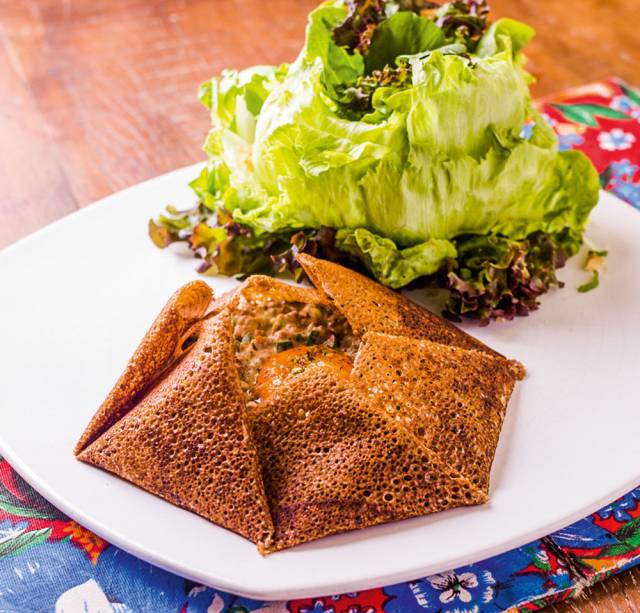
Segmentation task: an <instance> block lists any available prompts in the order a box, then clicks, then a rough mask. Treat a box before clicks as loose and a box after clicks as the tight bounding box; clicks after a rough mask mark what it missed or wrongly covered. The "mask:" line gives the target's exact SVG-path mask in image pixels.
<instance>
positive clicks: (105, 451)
mask: <svg viewBox="0 0 640 613" xmlns="http://www.w3.org/2000/svg"><path fill="white" fill-rule="evenodd" d="M201 326H202V327H201V330H200V335H199V338H198V340H197V342H196V344H195V345H194V346H193V347H192V348H191V350H190V351H189V352H188V353H187V354H186V355H185V356H184V358H183V359H182V360H181V361H180V363H179V364H178V365H177V366H176V367H175V369H174V370H172V371H171V372H170V373H169V374H168V375H167V376H166V377H165V378H164V379H163V380H162V381H161V382H160V383H159V384H158V385H157V386H156V387H155V388H154V389H153V390H152V391H151V392H150V393H149V394H148V395H147V396H146V397H145V398H144V399H143V400H142V401H141V402H140V403H139V404H138V405H137V406H135V407H134V408H133V409H132V410H131V411H129V413H127V414H126V415H125V416H124V417H123V418H122V419H120V421H118V422H117V423H116V424H115V425H113V426H112V427H111V428H110V429H109V430H108V431H107V432H106V433H105V434H103V435H102V436H101V437H99V438H98V439H97V440H96V441H95V442H93V443H92V444H91V445H89V446H88V447H87V448H86V449H85V450H84V451H82V452H81V453H80V455H79V456H78V458H79V459H80V460H82V461H84V462H89V463H90V464H94V465H96V466H99V467H100V468H104V469H106V470H109V471H111V472H113V473H115V474H116V475H118V476H120V477H123V478H124V479H127V480H129V481H132V482H133V483H135V484H136V485H139V486H140V487H142V488H144V489H146V490H148V491H150V492H152V493H153V494H157V495H158V496H161V497H162V498H164V499H166V500H168V501H169V502H172V503H173V504H176V505H178V506H181V507H184V508H185V509H189V510H190V511H194V512H195V513H198V514H199V515H202V516H203V517H206V518H207V519H209V520H211V521H213V522H215V523H217V524H219V525H221V526H224V527H225V528H228V529H229V530H233V531H234V532H237V533H239V534H241V535H242V536H244V537H246V538H248V539H250V540H251V541H253V542H254V543H257V544H258V546H259V547H269V546H270V541H271V535H272V533H273V525H272V522H271V517H270V514H269V509H268V507H267V503H266V499H265V496H264V489H263V487H262V480H261V477H260V471H259V468H258V463H257V456H256V451H255V446H254V443H253V441H252V440H251V437H250V436H249V431H248V428H247V424H246V422H245V416H244V410H245V402H246V401H245V397H244V394H243V393H242V390H241V388H240V380H239V379H238V373H237V371H236V369H235V361H234V353H233V342H232V339H231V332H230V328H231V326H230V314H229V312H228V311H226V312H223V313H221V314H220V315H218V316H217V317H215V318H211V319H207V320H205V321H203V322H202V324H201Z"/></svg>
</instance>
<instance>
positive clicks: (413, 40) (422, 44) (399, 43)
mask: <svg viewBox="0 0 640 613" xmlns="http://www.w3.org/2000/svg"><path fill="white" fill-rule="evenodd" d="M444 43H445V37H444V34H443V32H442V30H441V29H440V28H439V27H438V26H437V25H436V24H435V23H433V21H431V20H430V19H426V18H425V17H420V16H419V15H416V14H415V13H411V12H407V11H402V12H398V13H396V14H395V15H392V16H391V17H389V19H387V20H386V21H383V22H382V23H381V24H380V25H379V26H378V27H377V28H376V29H375V31H374V32H373V36H372V38H371V43H370V45H369V49H368V52H367V55H366V57H365V60H364V62H365V68H366V71H367V73H371V72H372V71H374V70H381V69H382V68H384V67H385V66H387V65H389V66H393V65H394V64H395V63H396V58H397V57H398V56H401V55H415V54H416V53H421V52H422V51H428V50H429V49H436V48H437V47H442V45H444Z"/></svg>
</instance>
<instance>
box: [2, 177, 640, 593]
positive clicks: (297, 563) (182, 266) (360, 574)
mask: <svg viewBox="0 0 640 613" xmlns="http://www.w3.org/2000/svg"><path fill="white" fill-rule="evenodd" d="M194 175H195V170H194V169H193V168H190V169H189V168H187V169H182V170H179V171H176V172H173V173H170V174H168V175H164V176H162V177H158V178H157V179H154V180H152V181H148V182H146V183H143V184H140V185H138V186H136V187H133V188H131V189H127V190H125V191H123V192H120V193H118V194H115V195H113V196H110V197H109V198H106V199H105V200H103V201H102V202H101V203H100V204H97V205H94V206H91V207H89V208H87V209H85V210H83V211H81V212H79V213H76V214H74V215H71V216H69V217H67V218H65V219H62V220H61V221H59V222H57V223H55V224H53V225H51V226H49V227H47V228H45V229H44V230H42V231H40V232H38V233H36V234H34V235H33V236H31V237H29V238H27V239H25V240H22V241H20V242H19V243H17V244H16V245H14V246H12V247H10V248H9V249H6V250H5V251H4V252H2V253H0V312H1V313H2V317H1V318H0V348H1V349H0V373H1V374H0V379H1V382H0V390H1V392H0V411H1V413H0V415H1V419H0V449H1V450H2V453H3V454H4V455H5V456H6V458H7V459H8V460H9V462H10V463H11V464H12V465H13V466H14V467H15V468H16V469H17V470H18V472H19V473H20V474H21V475H22V476H23V477H24V478H25V479H26V480H27V481H29V482H30V483H31V484H32V485H33V486H34V487H35V488H36V489H37V490H39V491H40V492H41V493H42V494H43V495H44V496H45V497H46V498H48V499H49V500H50V501H51V502H53V504H55V505H56V506H57V507H59V508H60V509H62V510H63V511H65V512H66V513H68V514H69V515H70V516H71V517H73V518H74V519H76V520H77V521H78V522H80V523H82V524H84V525H85V526H87V527H89V528H91V529H92V530H94V531H95V532H97V533H98V534H99V535H101V536H103V537H104V538H106V539H108V540H109V541H111V542H112V543H114V544H116V545H119V546H120V547H122V548H124V549H126V550H128V551H130V552H131V553H133V554H135V555H137V556H140V557H142V558H144V559H146V560H149V561H150V562H153V563H155V564H157V565H159V566H162V567H164V568H166V569H169V570H171V571H174V572H176V573H179V574H181V575H184V576H187V577H189V578H191V579H193V580H195V581H199V582H203V583H206V584H210V585H213V586H216V587H219V588H221V589H225V590H229V591H232V592H235V593H239V594H243V595H247V596H252V597H255V598H261V599H284V598H291V597H301V596H310V595H320V594H327V593H337V592H344V591H351V590H356V589H363V588H367V587H373V586H377V585H383V584H390V583H393V582H397V581H401V580H408V579H415V578H417V577H419V576H421V575H425V574H428V573H433V572H437V571H443V570H446V569H449V568H453V567H455V566H458V565H460V564H465V563H469V562H472V561H478V560H480V559H482V558H485V557H487V556H491V555H493V554H496V553H499V552H502V551H505V550H508V549H510V548H512V547H515V546H518V545H522V544H524V543H526V542H528V541H530V540H531V539H533V538H535V537H539V536H542V535H544V534H547V533H549V532H551V531H553V530H555V529H557V528H560V527H562V526H564V525H567V524H569V523H571V522H573V521H574V520H577V519H579V518H581V517H583V516H584V515H586V514H587V513H589V512H592V511H593V510H595V509H596V508H597V507H599V506H600V505H603V504H606V503H607V502H609V501H611V500H612V499H613V498H615V497H616V496H618V495H620V494H622V493H624V492H625V491H627V490H630V489H631V488H632V487H634V486H635V485H637V484H638V483H639V482H640V461H639V459H638V458H639V456H638V441H639V440H640V414H639V413H638V404H639V397H638V388H637V379H638V367H639V366H640V357H639V356H640V307H639V306H638V305H640V283H638V280H639V279H640V274H639V272H638V266H640V214H639V213H638V212H636V211H634V210H632V208H631V207H630V206H628V205H627V204H624V203H622V202H620V201H618V200H616V199H615V198H613V197H611V196H609V195H606V194H602V197H601V202H600V205H599V206H598V207H597V209H596V210H595V212H594V214H593V219H592V222H591V224H590V227H589V232H588V237H589V239H590V240H591V241H592V242H593V243H594V245H595V246H597V248H600V249H603V248H608V249H609V250H610V255H609V257H608V258H607V269H606V271H605V272H604V274H603V275H602V282H601V286H600V288H599V289H598V290H596V291H593V292H590V293H588V294H579V293H577V292H576V290H575V288H576V286H577V285H578V284H579V283H582V282H584V281H585V280H586V278H587V277H588V275H587V274H586V273H584V272H581V271H580V270H579V263H578V262H577V261H574V262H572V263H571V265H570V266H569V267H568V268H567V269H565V270H564V271H562V272H561V276H562V278H563V279H565V280H566V281H567V287H566V288H565V289H563V290H559V291H553V292H551V293H550V294H549V295H547V296H546V297H544V299H543V307H542V309H541V310H540V311H538V312H537V313H534V314H533V315H532V316H530V317H529V318H520V319H518V320H517V321H514V322H511V323H507V324H504V325H495V324H494V325H491V326H489V327H488V328H483V329H479V328H475V329H473V330H472V331H473V332H474V333H475V334H476V335H477V336H478V337H480V338H481V339H482V340H483V341H485V342H487V343H489V344H490V345H492V346H493V347H495V348H496V349H498V350H499V351H501V352H503V353H505V354H506V355H508V356H511V357H514V358H518V359H520V360H522V362H524V364H526V366H527V367H528V371H529V374H528V377H527V379H526V380H525V381H524V382H522V383H520V384H519V385H518V386H517V391H516V393H515V394H514V396H513V399H512V401H511V404H510V408H509V412H508V416H507V419H506V422H505V425H504V429H503V432H502V437H501V440H500V445H499V448H498V453H497V456H496V460H495V463H494V467H493V472H492V486H491V501H490V502H489V503H488V504H486V505H484V506H481V507H475V508H464V509H456V510H453V511H448V512H445V513H440V514H436V515H432V516H430V517H423V518H417V519H412V520H407V521H402V522H396V523H391V524H387V525H384V526H378V527H375V528H369V529H366V530H361V531H357V532H351V533H348V534H343V535H338V536H335V537H330V538H326V539H322V540H320V541H317V542H314V543H309V544H307V545H304V546H301V547H297V548H294V549H291V550H288V551H284V552H281V553H277V554H274V555H271V556H268V557H266V558H261V557H260V556H259V555H258V553H257V552H256V550H255V547H254V546H253V545H252V544H251V543H249V542H248V541H245V540H244V539H242V538H241V537H239V536H236V535H235V534H232V533H231V532H228V531H226V530H224V529H222V528H218V527H217V526H215V525H213V524H210V523H208V522H207V521H205V520H204V519H201V518H199V517H197V516H196V515H193V514H191V513H188V512H186V511H183V510H181V509H178V508H177V507H174V506H172V505H170V504H168V503H166V502H163V501H162V500H160V499H159V498H156V497H154V496H152V495H150V494H147V493H145V492H143V491H142V490H140V489H138V488H136V487H134V486H132V485H129V484H128V483H125V482H124V481H121V480H120V479H117V478H115V477H112V476H110V475H109V474H107V473H105V472H102V471H100V470H98V469H96V468H92V467H90V466H87V465H86V464H81V463H80V462H77V461H76V460H75V459H74V457H73V454H72V452H71V449H72V447H73V445H74V443H75V442H76V440H77V439H78V437H79V435H80V433H81V432H82V430H83V429H84V427H85V425H86V424H87V421H88V420H89V418H90V417H91V415H92V414H93V412H94V411H95V409H96V407H97V406H98V405H99V404H100V402H101V401H102V399H103V398H104V396H105V394H106V393H107V391H108V390H109V389H110V387H111V385H112V384H113V382H114V381H115V380H116V377H117V376H118V375H119V374H120V371H121V369H122V368H123V366H124V364H125V362H126V360H127V359H128V357H129V355H130V354H131V352H132V350H133V349H134V347H135V346H136V344H137V342H138V341H139V339H140V338H141V336H142V334H143V333H144V332H145V330H146V329H147V326H148V325H149V324H150V322H151V321H152V320H153V318H154V317H155V315H156V314H157V312H158V311H159V309H160V307H161V306H162V305H163V304H164V302H165V300H166V299H167V298H168V297H169V295H170V294H171V293H172V292H173V291H174V290H175V289H176V288H177V287H178V286H179V285H181V284H183V283H185V282H186V281H189V280H191V279H194V278H196V276H197V275H196V273H195V272H194V267H195V262H194V261H193V260H192V259H191V258H188V257H178V256H177V255H176V253H175V252H172V251H170V250H165V251H160V250H158V249H156V248H155V247H154V246H153V245H152V244H151V242H150V241H149V240H148V238H147V235H146V224H147V220H148V218H149V217H150V216H152V215H154V214H156V213H157V212H158V210H159V209H160V207H161V205H163V204H164V203H167V202H174V203H176V204H181V205H184V204H187V203H190V202H191V201H192V196H191V195H190V193H189V192H188V190H187V188H186V187H185V185H186V183H187V181H188V180H189V179H190V178H191V177H193V176H194ZM574 260H576V258H574ZM210 282H211V284H212V285H213V287H214V288H215V290H216V291H223V290H225V289H228V288H229V287H231V286H233V284H234V283H235V281H233V280H230V279H225V278H220V279H218V278H213V279H210Z"/></svg>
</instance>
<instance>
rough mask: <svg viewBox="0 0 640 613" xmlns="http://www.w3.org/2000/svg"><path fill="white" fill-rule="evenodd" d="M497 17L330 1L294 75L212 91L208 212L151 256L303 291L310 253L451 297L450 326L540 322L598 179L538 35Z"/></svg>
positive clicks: (484, 9) (421, 1)
mask: <svg viewBox="0 0 640 613" xmlns="http://www.w3.org/2000/svg"><path fill="white" fill-rule="evenodd" d="M488 13H489V9H488V6H487V4H486V2H485V1H484V0H464V1H457V2H448V3H446V4H439V3H436V2H430V1H426V0H346V1H343V0H329V1H328V2H324V3H322V4H321V5H320V6H319V7H318V8H316V9H315V10H314V11H313V12H312V13H311V14H310V15H309V23H308V26H307V30H306V38H305V44H304V46H303V48H302V50H301V52H300V54H299V56H298V58H297V59H296V60H295V61H294V62H293V63H292V64H283V65H281V66H254V67H251V68H248V69H246V70H241V71H236V70H227V71H224V72H223V73H222V75H221V76H220V77H218V78H214V79H212V80H210V81H208V82H206V83H204V84H203V85H202V87H201V90H200V99H201V101H202V102H203V104H204V105H205V106H206V107H207V108H209V109H210V111H211V121H212V128H211V131H210V132H209V135H208V136H207V139H206V142H205V144H204V150H205V151H206V152H207V154H208V162H207V165H206V167H205V168H204V169H203V170H202V172H201V173H200V175H199V176H198V177H196V178H195V179H194V180H193V181H192V182H191V184H190V185H191V187H192V188H193V191H194V192H195V194H196V196H197V203H196V205H195V206H194V207H193V208H191V209H189V210H177V209H176V208H174V207H171V206H170V207H167V210H166V212H165V213H164V214H161V215H159V217H158V218H157V219H156V220H152V221H151V222H150V225H149V231H150V235H151V238H152V239H153V241H154V242H155V243H156V244H157V245H158V246H160V247H165V246H167V245H169V244H171V243H175V242H181V241H183V242H186V243H187V244H188V245H189V247H190V248H191V249H192V250H193V252H194V254H195V255H196V256H197V257H198V258H200V259H201V260H202V263H201V266H200V267H199V270H200V272H203V273H210V274H225V275H248V274H253V273H266V274H280V273H284V272H290V273H291V274H292V275H293V276H294V278H296V279H300V278H301V277H302V276H303V275H304V273H303V271H302V269H301V268H300V267H299V265H298V264H297V263H296V260H295V255H296V253H298V252H307V253H310V254H312V255H314V256H317V257H321V258H325V259H329V260H332V261H337V262H340V263H342V264H345V265H347V266H350V267H352V268H356V269H359V270H361V271H363V272H365V273H366V274H368V275H370V276H372V277H374V278H375V279H377V280H378V281H380V283H382V284H384V285H386V286H388V287H391V288H394V289H399V288H403V287H406V286H412V287H415V286H420V285H429V286H435V287H439V288H443V289H446V290H448V291H449V294H448V301H447V304H446V310H445V315H448V316H449V317H451V318H454V319H455V318H459V317H461V316H464V317H472V318H476V319H478V320H479V321H480V322H481V323H482V324H486V323H489V321H491V320H492V319H511V318H513V317H514V316H515V315H526V314H527V313H528V312H529V311H531V310H533V309H536V308H538V306H539V301H538V297H539V296H540V295H541V294H543V293H544V292H546V291H547V290H548V289H549V288H550V287H552V286H561V285H562V283H561V282H560V281H559V280H558V278H557V276H556V269H558V268H559V267H561V266H562V265H563V264H564V262H565V261H566V259H567V258H569V257H570V256H572V255H574V254H575V253H576V252H577V250H578V249H579V247H580V245H581V242H582V236H583V232H584V228H585V224H586V222H587V219H588V216H589V213H590V211H591V209H592V208H593V207H594V206H595V204H596V202H597V199H598V189H599V182H598V176H597V173H596V171H595V169H594V168H593V166H592V165H591V163H590V162H589V160H588V159H587V158H586V156H584V155H583V154H582V153H580V152H577V151H562V152H560V151H558V147H557V141H556V137H555V135H554V134H553V132H552V130H551V128H550V127H549V126H548V125H547V123H546V122H545V121H544V119H543V118H541V116H540V115H539V114H538V113H537V112H536V110H535V109H534V107H533V106H532V104H531V99H530V93H529V84H530V83H531V81H532V77H531V76H530V75H529V74H528V73H527V72H526V70H525V69H524V64H525V57H524V55H523V53H522V49H523V47H524V46H525V45H526V43H527V42H528V41H529V39H530V38H531V37H532V36H533V34H534V32H533V30H532V28H530V27H529V26H527V25H526V24H524V23H520V22H518V21H514V20H512V19H498V20H497V21H495V22H493V23H491V22H490V21H489V18H488V17H489V15H488ZM525 124H526V125H527V126H528V127H529V129H527V130H526V131H525V130H523V126H525Z"/></svg>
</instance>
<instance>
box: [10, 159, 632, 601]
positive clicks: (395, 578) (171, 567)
mask: <svg viewBox="0 0 640 613" xmlns="http://www.w3.org/2000/svg"><path fill="white" fill-rule="evenodd" d="M202 164H203V163H202V162H199V163H196V164H192V165H188V166H185V167H182V168H179V169H176V170H174V171H170V172H167V173H164V174H162V175H159V176H157V177H152V178H150V179H147V180H145V181H142V182H140V183H138V184H135V185H132V186H129V187H127V188H125V189H123V190H120V191H118V192H114V193H112V194H109V195H107V196H105V197H103V198H101V199H99V200H97V201H96V202H94V203H92V204H90V205H87V206H85V207H82V208H80V209H78V210H76V211H73V212H71V213H69V214H67V215H64V216H63V217H61V218H59V219H57V220H55V221H53V222H52V223H50V224H47V225H46V226H44V227H42V228H40V229H38V230H36V231H34V232H32V233H30V234H28V235H27V236H24V237H22V238H20V239H18V240H17V241H15V242H13V243H12V244H10V245H8V246H6V247H4V248H3V249H2V250H0V263H1V262H2V259H3V258H4V256H5V255H6V254H7V253H11V252H13V251H14V250H16V249H18V248H22V247H23V246H24V245H28V244H29V243H30V242H31V241H34V240H37V239H38V238H39V237H40V236H42V235H44V234H46V233H49V232H50V231H52V230H55V228H56V227H57V226H58V225H60V224H64V223H66V222H67V221H68V220H69V218H72V217H73V218H77V217H78V216H82V215H86V214H91V213H93V212H95V210H96V208H104V207H106V206H109V203H110V201H111V200H112V199H114V198H116V197H122V196H126V194H127V193H128V192H130V191H134V190H138V189H144V188H145V187H146V186H147V185H148V184H150V183H153V182H156V181H158V179H161V178H165V179H166V178H167V177H169V176H172V177H176V178H177V177H178V176H182V174H186V173H189V172H192V171H193V170H194V169H196V168H198V167H201V166H202ZM602 193H606V195H607V199H611V200H614V201H617V202H618V203H619V204H620V205H621V206H624V207H629V208H631V207H630V205H629V204H627V203H625V202H624V201H622V200H620V199H619V198H617V197H616V196H614V195H613V194H611V193H609V192H603V191H601V194H602ZM70 453H71V451H70ZM0 454H1V455H3V456H4V458H5V459H7V461H8V463H9V464H10V465H11V467H12V468H13V469H14V470H16V472H17V473H18V474H19V475H20V476H21V477H22V478H23V479H24V480H25V481H26V482H27V483H28V484H29V485H30V486H31V487H33V488H34V489H35V490H36V491H37V492H38V493H40V494H41V495H42V496H44V497H45V498H46V499H47V500H49V501H50V502H51V503H52V504H53V505H54V506H55V507H57V508H58V509H60V510H61V511H63V512H64V513H65V514H66V515H68V516H69V517H70V518H71V519H73V520H75V521H77V522H78V523H80V524H81V525H83V526H86V527H87V528H89V529H91V530H92V531H93V532H95V533H96V534H98V535H99V536H101V537H102V538H105V539H106V540H107V541H108V542H110V543H111V544H113V545H114V546H117V547H119V548H121V549H123V550H124V551H127V552H129V553H131V554H132V555H134V556H137V557H139V558H141V559H143V560H146V561H148V562H150V563H152V564H154V565H156V566H158V567H160V568H163V569H165V570H167V571H169V572H172V573H176V574H178V575H180V576H183V577H186V578H188V579H191V580H194V581H197V582H202V583H204V584H206V585H211V579H210V578H209V577H208V576H207V572H206V571H197V570H195V571H194V569H193V568H189V567H185V566H183V565H181V564H177V563H173V562H172V561H171V560H170V559H169V558H167V557H166V556H165V555H157V554H156V553H154V552H153V551H150V550H148V549H147V548H146V547H145V546H144V545H140V544H139V543H137V542H136V541H135V540H132V539H131V538H128V537H127V536H126V534H124V533H120V532H119V531H118V530H117V529H115V528H112V527H109V526H108V525H105V524H103V523H102V522H100V521H99V520H94V519H93V518H92V516H91V515H87V514H86V513H85V512H84V511H83V510H82V509H81V508H80V506H78V505H77V504H74V503H73V502H71V501H67V499H66V498H65V497H61V496H60V495H58V494H57V492H56V491H55V489H54V488H52V487H50V486H49V484H48V483H47V481H46V478H41V477H40V476H38V474H36V473H35V472H34V471H32V470H31V469H30V468H29V466H27V464H26V462H24V461H23V459H22V458H21V457H20V454H18V453H17V452H14V450H13V448H12V447H11V445H10V444H9V442H8V441H7V440H5V437H4V434H3V433H2V431H0ZM114 478H117V477H114ZM638 480H640V475H638V479H632V480H630V481H629V482H625V483H624V485H621V486H619V487H618V488H615V490H614V492H615V493H614V494H613V495H611V494H610V493H607V494H606V495H603V496H601V497H599V498H598V499H597V500H596V501H594V502H593V503H592V504H589V505H585V506H584V507H581V508H580V510H576V511H575V512H573V513H570V514H568V515H565V516H564V517H563V518H562V519H559V520H557V521H555V522H548V523H547V524H545V525H544V526H543V527H538V528H537V529H535V530H531V531H530V532H528V533H526V535H525V534H521V535H520V537H519V538H518V539H515V540H517V541H518V542H515V540H514V539H507V540H504V541H501V542H499V543H497V544H496V545H494V546H493V547H492V548H489V549H486V550H485V553H484V554H483V555H482V557H481V558H480V559H478V558H477V557H476V556H473V558H471V559H470V556H458V558H454V562H452V563H451V564H448V566H450V568H440V569H439V570H432V571H429V573H431V572H442V571H446V570H450V569H451V568H456V567H458V566H462V565H466V564H470V563H474V562H479V561H481V560H484V559H486V558H490V557H492V556H494V555H497V554H500V553H503V552H506V551H509V550H511V549H513V548H517V547H520V546H522V545H524V544H526V543H529V542H531V541H532V540H535V539H538V538H541V537H543V536H546V535H548V534H550V533H552V532H554V531H556V530H558V529H561V528H563V527H566V526H569V525H571V524H572V523H573V522H575V521H578V520H580V519H582V518H584V517H586V516H588V515H589V514H591V513H593V512H594V511H596V510H597V509H599V508H601V507H602V506H604V505H606V504H608V503H609V502H611V501H612V500H615V498H617V497H618V496H621V495H623V494H625V493H626V492H628V491H630V490H632V489H633V488H634V487H635V486H637V485H638ZM148 495H152V494H148ZM165 504H170V503H166V502H165ZM185 512H189V511H185ZM408 521H410V520H408ZM496 540H499V539H496ZM276 555H277V554H276ZM414 566H415V564H414ZM420 566H421V568H424V565H420ZM424 574H426V573H425V571H424V570H418V569H417V568H412V569H409V570H405V571H402V572H395V573H387V574H386V575H385V576H384V577H383V578H378V577H374V578H372V579H362V580H361V581H349V582H348V583H343V584H334V583H332V584H331V585H332V587H331V588H330V587H329V586H327V587H326V591H324V593H322V590H320V592H319V591H318V590H317V589H315V588H314V589H312V590H308V589H306V588H304V587H302V588H301V587H297V588H293V589H287V588H286V587H284V583H283V585H276V586H271V585H262V586H259V587H256V588H255V589H254V587H252V586H247V585H241V584H238V583H237V581H236V580H234V579H230V578H228V577H227V578H225V577H219V578H216V581H215V584H214V585H212V587H214V588H217V589H221V590H224V591H228V592H231V593H234V594H238V595H242V596H247V597H250V598H256V599H260V600H268V601H272V600H287V599H292V598H304V597H318V596H322V595H326V594H334V593H338V592H340V593H343V592H349V591H355V590H363V589H370V588H372V587H376V586H381V585H382V586H387V585H392V584H395V583H399V582H404V581H409V580H412V579H415V578H416V577H419V576H424ZM267 582H268V583H269V584H272V583H273V581H271V580H268V581H267ZM323 589H324V588H323Z"/></svg>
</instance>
